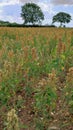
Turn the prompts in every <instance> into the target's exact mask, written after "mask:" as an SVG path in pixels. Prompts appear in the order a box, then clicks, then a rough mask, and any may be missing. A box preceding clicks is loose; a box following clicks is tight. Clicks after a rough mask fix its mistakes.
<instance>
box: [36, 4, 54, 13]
mask: <svg viewBox="0 0 73 130" xmlns="http://www.w3.org/2000/svg"><path fill="white" fill-rule="evenodd" d="M38 5H39V6H40V8H41V9H42V11H43V12H47V13H48V14H50V15H51V14H55V11H53V5H52V4H51V3H49V2H38Z"/></svg>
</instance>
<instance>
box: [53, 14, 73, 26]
mask: <svg viewBox="0 0 73 130" xmlns="http://www.w3.org/2000/svg"><path fill="white" fill-rule="evenodd" d="M70 20H71V16H70V15H69V14H67V13H65V12H60V13H58V14H56V15H55V16H53V20H52V21H53V22H52V23H55V22H60V27H62V25H63V23H64V24H65V23H69V22H70Z"/></svg>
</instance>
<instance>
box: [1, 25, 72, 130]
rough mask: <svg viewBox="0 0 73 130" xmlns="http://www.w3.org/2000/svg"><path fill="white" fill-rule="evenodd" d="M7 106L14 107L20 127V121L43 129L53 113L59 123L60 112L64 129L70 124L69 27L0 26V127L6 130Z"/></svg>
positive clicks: (70, 65) (8, 107)
mask: <svg viewBox="0 0 73 130" xmlns="http://www.w3.org/2000/svg"><path fill="white" fill-rule="evenodd" d="M59 102H60V103H59ZM62 106H64V109H63V107H62ZM58 109H59V110H58ZM11 110H14V112H16V116H15V117H17V124H19V125H18V126H16V127H17V128H18V127H19V128H18V129H20V130H22V129H23V128H22V126H24V129H27V130H28V129H29V128H30V130H31V129H33V130H35V129H36V130H41V129H42V130H45V129H46V130H47V129H48V127H49V126H48V122H49V124H51V122H52V125H54V121H55V118H57V122H56V124H57V123H58V125H59V127H62V126H60V124H62V118H63V117H64V116H65V117H66V119H65V120H66V121H65V120H64V122H65V124H66V123H67V124H69V125H64V124H63V126H65V127H64V130H65V129H68V130H69V129H71V127H72V123H73V120H72V116H73V115H72V111H73V29H65V28H21V29H20V28H7V27H4V28H0V126H1V128H0V129H1V130H3V129H4V130H5V129H7V130H11V129H10V128H8V125H7V118H8V117H7V115H8V113H9V112H10V111H11ZM59 111H61V112H62V114H61V115H60V113H59ZM22 113H23V114H22ZM25 113H26V114H25ZM21 115H23V116H21ZM67 115H68V117H67ZM25 116H26V117H25ZM29 118H30V121H28V120H29ZM18 122H19V123H18ZM13 124H15V123H14V122H13ZM30 124H31V126H30ZM56 124H55V125H56ZM9 125H10V126H11V124H10V122H9ZM25 126H26V127H25ZM66 126H67V127H66ZM12 127H14V130H16V129H17V128H15V126H12Z"/></svg>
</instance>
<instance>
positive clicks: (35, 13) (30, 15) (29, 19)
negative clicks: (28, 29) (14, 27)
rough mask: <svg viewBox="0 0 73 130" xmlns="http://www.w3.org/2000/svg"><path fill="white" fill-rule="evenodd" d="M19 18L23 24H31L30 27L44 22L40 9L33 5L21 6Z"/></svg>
mask: <svg viewBox="0 0 73 130" xmlns="http://www.w3.org/2000/svg"><path fill="white" fill-rule="evenodd" d="M21 17H22V18H23V20H24V24H25V25H26V24H28V23H31V24H32V25H34V24H36V23H41V21H42V20H44V14H43V12H42V10H41V8H40V7H39V6H38V5H36V4H35V3H26V4H25V5H23V6H22V13H21Z"/></svg>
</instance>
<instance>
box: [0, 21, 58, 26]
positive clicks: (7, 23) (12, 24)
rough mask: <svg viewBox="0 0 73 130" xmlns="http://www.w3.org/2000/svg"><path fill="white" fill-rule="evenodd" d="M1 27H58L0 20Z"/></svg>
mask: <svg viewBox="0 0 73 130" xmlns="http://www.w3.org/2000/svg"><path fill="white" fill-rule="evenodd" d="M0 27H56V26H55V25H38V24H37V25H25V24H18V23H16V22H14V23H10V22H8V21H0Z"/></svg>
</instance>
